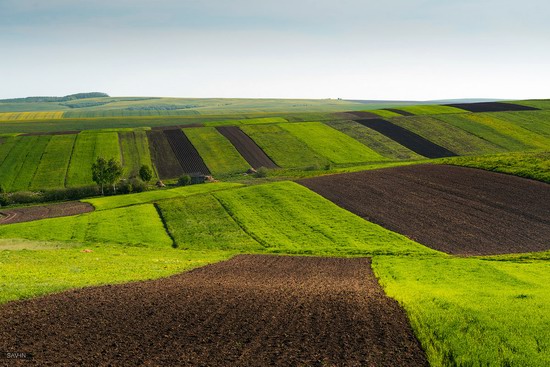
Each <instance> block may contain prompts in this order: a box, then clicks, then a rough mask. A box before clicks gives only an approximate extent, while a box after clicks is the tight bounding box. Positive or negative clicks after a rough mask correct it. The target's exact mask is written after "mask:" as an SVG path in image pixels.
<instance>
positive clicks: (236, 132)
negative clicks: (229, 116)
mask: <svg viewBox="0 0 550 367" xmlns="http://www.w3.org/2000/svg"><path fill="white" fill-rule="evenodd" d="M217 129H218V131H219V132H220V133H221V134H222V135H223V136H225V137H226V138H227V140H229V141H230V142H231V144H233V146H234V147H235V149H237V151H238V152H239V153H240V155H241V156H242V157H243V158H244V159H245V160H246V161H247V162H248V164H250V166H251V167H252V168H255V169H258V168H260V167H265V168H277V167H278V166H277V165H276V164H275V163H274V162H273V161H272V160H271V158H269V157H268V155H267V154H265V152H264V151H263V150H262V148H260V147H259V146H258V145H257V144H256V142H255V141H254V140H252V139H251V138H250V137H249V136H248V135H246V134H245V133H244V132H243V131H242V130H241V129H239V128H238V127H236V126H219V127H217Z"/></svg>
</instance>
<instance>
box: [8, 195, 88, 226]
mask: <svg viewBox="0 0 550 367" xmlns="http://www.w3.org/2000/svg"><path fill="white" fill-rule="evenodd" d="M93 210H94V207H93V206H92V205H91V204H88V203H81V202H80V201H69V202H67V203H61V204H50V205H41V206H29V207H26V208H14V209H4V210H0V224H11V223H21V222H30V221H33V220H38V219H45V218H56V217H66V216H69V215H77V214H82V213H88V212H91V211H93Z"/></svg>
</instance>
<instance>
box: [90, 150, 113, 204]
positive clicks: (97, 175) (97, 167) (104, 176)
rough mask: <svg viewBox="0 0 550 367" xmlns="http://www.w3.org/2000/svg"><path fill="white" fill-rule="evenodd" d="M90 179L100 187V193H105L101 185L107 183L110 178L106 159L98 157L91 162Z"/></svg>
mask: <svg viewBox="0 0 550 367" xmlns="http://www.w3.org/2000/svg"><path fill="white" fill-rule="evenodd" d="M92 180H94V182H95V183H96V184H98V185H99V186H100V187H101V195H105V193H104V192H103V186H104V185H107V184H109V183H110V180H109V171H108V166H107V161H106V160H105V159H104V158H101V157H98V158H97V159H96V161H95V162H94V163H93V164H92Z"/></svg>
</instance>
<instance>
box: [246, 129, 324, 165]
mask: <svg viewBox="0 0 550 367" xmlns="http://www.w3.org/2000/svg"><path fill="white" fill-rule="evenodd" d="M241 130H242V131H244V132H245V133H246V134H247V135H248V136H250V137H251V138H252V140H254V141H255V142H256V144H258V146H260V148H262V149H263V151H264V152H265V153H266V154H267V155H268V156H269V158H271V159H272V160H273V161H274V162H275V163H276V164H277V165H278V166H279V167H283V168H299V167H301V168H305V167H315V166H321V165H324V164H326V163H328V160H327V159H326V158H325V157H323V156H321V155H320V154H318V153H315V152H314V151H313V150H311V149H310V148H309V147H308V146H307V145H306V144H305V143H304V142H302V141H301V140H299V139H298V138H296V137H294V136H293V135H292V134H291V133H290V132H288V131H287V130H285V129H283V128H282V127H281V125H264V126H258V125H256V126H241Z"/></svg>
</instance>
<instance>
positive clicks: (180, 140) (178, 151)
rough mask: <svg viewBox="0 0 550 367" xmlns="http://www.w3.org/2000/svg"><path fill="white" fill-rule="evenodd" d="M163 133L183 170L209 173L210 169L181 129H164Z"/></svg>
mask: <svg viewBox="0 0 550 367" xmlns="http://www.w3.org/2000/svg"><path fill="white" fill-rule="evenodd" d="M164 135H166V138H167V139H168V142H169V143H170V146H171V147H172V150H173V151H174V153H175V155H176V158H177V159H178V161H179V162H180V164H181V166H182V167H183V172H185V173H202V174H204V175H209V174H210V170H209V169H208V167H206V164H205V163H204V161H203V160H202V157H201V155H200V154H199V152H197V149H195V147H194V146H193V144H192V143H191V141H190V140H189V138H188V137H187V135H185V134H184V133H183V131H181V129H177V130H164Z"/></svg>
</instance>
